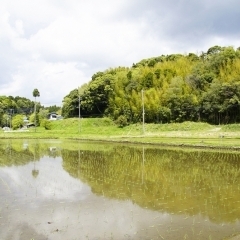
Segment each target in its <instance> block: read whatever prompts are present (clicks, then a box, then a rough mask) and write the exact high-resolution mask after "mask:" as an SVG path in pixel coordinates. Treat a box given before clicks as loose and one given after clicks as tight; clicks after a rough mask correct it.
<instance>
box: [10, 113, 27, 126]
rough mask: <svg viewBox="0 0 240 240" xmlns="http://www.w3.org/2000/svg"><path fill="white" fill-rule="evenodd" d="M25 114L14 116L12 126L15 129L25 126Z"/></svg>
mask: <svg viewBox="0 0 240 240" xmlns="http://www.w3.org/2000/svg"><path fill="white" fill-rule="evenodd" d="M23 117H24V116H23V115H21V114H17V115H15V116H14V117H13V119H12V128H13V129H18V128H21V127H22V126H23Z"/></svg>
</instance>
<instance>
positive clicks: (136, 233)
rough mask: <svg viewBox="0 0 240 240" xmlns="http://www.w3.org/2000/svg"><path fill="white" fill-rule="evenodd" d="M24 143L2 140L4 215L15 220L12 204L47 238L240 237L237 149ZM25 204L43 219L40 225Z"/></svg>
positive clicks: (0, 166) (0, 173) (0, 193)
mask: <svg viewBox="0 0 240 240" xmlns="http://www.w3.org/2000/svg"><path fill="white" fill-rule="evenodd" d="M19 146H20V144H18V142H14V141H13V142H12V143H10V144H8V145H6V144H5V143H4V144H3V143H1V142H0V153H1V158H0V177H1V180H2V183H0V184H2V186H3V188H0V189H1V190H0V196H4V198H1V197H0V204H1V205H2V206H5V208H2V210H1V209H0V210H1V211H0V214H1V215H0V217H7V218H8V219H11V221H13V222H14V220H13V219H12V218H11V217H10V215H13V214H15V213H16V212H14V213H13V212H10V213H9V211H10V210H9V209H11V208H9V207H6V206H9V205H11V202H12V203H14V204H12V205H11V206H13V208H12V209H20V210H19V211H20V212H19V214H20V215H18V218H16V219H18V220H19V219H21V221H23V219H22V218H21V214H23V215H24V216H25V217H24V224H28V225H29V227H30V228H31V229H32V228H34V229H35V228H37V229H38V231H37V233H38V234H44V236H47V237H48V239H56V233H59V234H58V236H57V239H66V237H68V238H69V237H70V236H71V237H70V238H71V239H74V237H75V239H87V238H89V239H108V238H111V237H112V238H113V239H161V238H162V239H222V238H223V237H227V236H230V235H232V234H238V233H239V232H240V223H239V222H240V200H239V199H240V159H239V156H240V154H239V153H238V152H232V153H231V152H214V151H200V150H195V151H193V150H191V151H190V150H188V151H187V150H185V151H183V150H176V149H162V148H153V147H147V146H144V147H137V146H131V147H129V146H126V145H116V144H93V143H81V142H78V143H74V142H64V143H55V144H54V150H53V144H52V143H48V142H46V141H45V142H41V144H40V142H32V143H31V142H29V146H28V148H26V149H24V150H23V148H22V145H21V148H20V147H19ZM49 149H51V150H49ZM35 160H36V162H37V168H35ZM31 161H33V164H34V170H38V171H40V172H41V174H39V175H38V177H37V178H36V179H35V181H34V182H32V178H28V175H27V171H28V169H29V168H32V166H33V165H32V163H31ZM14 166H18V167H17V168H16V167H14ZM19 166H22V167H21V168H19ZM63 169H64V170H65V171H63ZM22 176H25V177H26V178H22ZM14 181H15V182H16V186H15V187H14V185H13V182H14ZM83 183H85V184H83ZM6 186H7V187H6ZM89 187H90V188H89ZM19 188H20V189H22V190H21V191H19ZM90 189H91V192H92V193H91V192H90ZM32 192H34V194H33V193H32ZM16 194H17V195H16ZM6 199H7V201H8V205H7V203H6ZM26 199H28V200H27V202H28V203H29V202H31V206H32V207H34V208H33V209H34V211H35V212H38V214H39V216H36V217H34V218H35V220H34V221H33V222H34V223H35V225H34V226H33V225H31V224H30V223H31V217H30V216H32V214H33V209H31V207H30V208H29V205H24V204H23V202H24V201H26ZM23 200H24V201H23ZM24 212H25V213H24ZM9 214H10V215H9ZM28 218H29V219H28ZM42 222H45V224H47V226H45V225H44V224H43V223H42ZM48 222H50V224H48ZM0 224H1V218H0ZM0 228H1V225H0ZM93 229H94V231H92V230H93ZM50 230H51V231H50ZM56 230H57V231H56ZM54 234H55V235H54ZM69 234H70V235H69ZM79 234H80V237H79ZM82 234H83V235H84V236H83V235H82ZM2 236H3V235H2ZM0 237H1V233H0Z"/></svg>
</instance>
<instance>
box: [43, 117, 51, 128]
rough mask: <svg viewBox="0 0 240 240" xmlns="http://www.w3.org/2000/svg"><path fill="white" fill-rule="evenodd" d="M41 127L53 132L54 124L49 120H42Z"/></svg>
mask: <svg viewBox="0 0 240 240" xmlns="http://www.w3.org/2000/svg"><path fill="white" fill-rule="evenodd" d="M41 127H44V128H45V129H46V130H51V128H52V124H51V122H50V121H49V120H47V119H42V121H41Z"/></svg>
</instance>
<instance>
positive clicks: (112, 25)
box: [0, 0, 240, 106]
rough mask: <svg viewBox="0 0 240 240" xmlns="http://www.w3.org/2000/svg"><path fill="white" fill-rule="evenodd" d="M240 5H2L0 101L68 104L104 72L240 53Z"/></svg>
mask: <svg viewBox="0 0 240 240" xmlns="http://www.w3.org/2000/svg"><path fill="white" fill-rule="evenodd" d="M239 23H240V1H239V0H211V1H209V0H167V1H165V0H88V1H86V0H1V7H0V54H1V55H0V56H1V57H0V95H7V96H8V95H12V96H14V97H15V96H21V97H26V98H29V99H32V100H33V97H32V91H33V89H34V88H38V90H39V91H40V95H41V96H40V98H39V101H40V102H41V104H42V105H45V106H48V105H55V104H56V105H58V106H60V105H61V104H62V100H63V98H64V96H66V95H67V94H68V93H69V92H70V91H71V90H73V89H74V88H77V87H78V86H81V85H82V84H84V83H87V82H89V80H90V79H91V76H92V75H93V74H94V73H96V72H97V71H104V70H106V69H108V68H110V67H117V66H127V67H130V66H132V63H135V62H138V61H140V60H142V59H144V58H149V57H154V56H160V55H162V54H171V53H182V54H185V53H189V52H193V53H196V54H199V53H200V52H201V51H207V49H208V48H209V47H211V46H214V45H220V46H233V47H235V48H237V47H239V46H240V27H239Z"/></svg>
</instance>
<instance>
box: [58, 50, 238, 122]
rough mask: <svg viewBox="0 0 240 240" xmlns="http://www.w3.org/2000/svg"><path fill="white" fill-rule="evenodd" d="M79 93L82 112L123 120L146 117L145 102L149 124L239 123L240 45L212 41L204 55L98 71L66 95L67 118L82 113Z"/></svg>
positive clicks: (157, 59) (165, 58) (156, 59)
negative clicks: (143, 114)
mask: <svg viewBox="0 0 240 240" xmlns="http://www.w3.org/2000/svg"><path fill="white" fill-rule="evenodd" d="M142 90H143V91H144V94H143V96H144V99H142V92H141V91H142ZM79 96H80V99H81V101H80V106H81V107H80V110H81V116H83V117H95V116H98V117H99V116H108V117H110V118H112V119H114V120H116V122H118V123H119V124H120V125H125V124H127V123H136V122H140V121H142V103H143V102H144V108H145V121H146V122H148V123H168V122H183V121H204V122H208V123H212V124H227V123H237V122H240V48H237V49H234V48H233V47H220V46H213V47H211V48H209V49H208V51H207V52H202V53H201V54H200V55H196V54H194V53H189V54H186V55H182V54H171V55H162V56H159V57H153V58H149V59H144V60H141V61H140V62H138V63H136V64H133V65H132V67H130V68H129V67H118V68H110V69H107V70H106V71H104V72H97V73H95V74H94V75H93V76H92V79H91V80H90V81H89V83H88V84H84V85H83V86H81V88H80V89H74V90H72V91H71V92H70V93H69V94H68V95H67V96H65V97H64V99H63V109H62V115H63V116H64V117H74V116H78V114H79V109H78V107H79ZM142 100H144V101H142Z"/></svg>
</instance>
